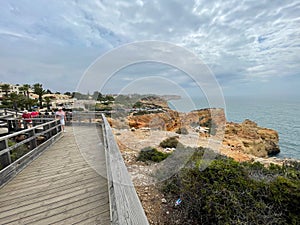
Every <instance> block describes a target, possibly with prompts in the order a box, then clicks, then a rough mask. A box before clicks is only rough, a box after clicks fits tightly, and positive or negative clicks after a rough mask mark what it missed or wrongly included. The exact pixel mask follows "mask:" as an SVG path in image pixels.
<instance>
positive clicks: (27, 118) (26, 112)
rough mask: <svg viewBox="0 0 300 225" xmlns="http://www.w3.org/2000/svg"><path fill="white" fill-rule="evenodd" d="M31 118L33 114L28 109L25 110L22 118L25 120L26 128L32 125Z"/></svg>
mask: <svg viewBox="0 0 300 225" xmlns="http://www.w3.org/2000/svg"><path fill="white" fill-rule="evenodd" d="M30 118H31V114H30V113H28V111H27V110H24V111H23V114H22V119H23V120H24V128H25V129H27V128H30V127H31V122H32V120H31V119H30Z"/></svg>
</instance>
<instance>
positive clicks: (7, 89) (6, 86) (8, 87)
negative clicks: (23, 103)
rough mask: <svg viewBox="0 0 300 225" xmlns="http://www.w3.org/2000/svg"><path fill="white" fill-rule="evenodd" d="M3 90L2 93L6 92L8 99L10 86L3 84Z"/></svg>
mask: <svg viewBox="0 0 300 225" xmlns="http://www.w3.org/2000/svg"><path fill="white" fill-rule="evenodd" d="M1 89H2V91H4V92H5V97H8V91H9V90H10V85H9V84H2V85H1Z"/></svg>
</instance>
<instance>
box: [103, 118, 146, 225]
mask: <svg viewBox="0 0 300 225" xmlns="http://www.w3.org/2000/svg"><path fill="white" fill-rule="evenodd" d="M101 116H102V120H103V126H102V129H103V137H104V147H105V157H106V166H107V173H108V174H107V180H108V190H109V200H110V208H111V215H110V216H111V223H112V224H119V225H123V224H128V225H135V224H136V225H140V224H143V225H147V224H149V222H148V220H147V217H146V215H145V211H144V209H143V207H142V204H141V202H140V200H139V197H138V195H137V193H136V190H135V188H134V185H133V183H132V180H131V178H130V175H129V173H128V171H127V168H126V166H125V163H124V160H123V158H122V155H121V153H120V150H119V148H118V146H117V143H116V141H115V139H114V136H113V133H112V130H111V128H110V126H109V123H108V122H107V120H106V118H105V116H104V114H102V115H101Z"/></svg>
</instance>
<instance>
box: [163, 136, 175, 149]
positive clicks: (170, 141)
mask: <svg viewBox="0 0 300 225" xmlns="http://www.w3.org/2000/svg"><path fill="white" fill-rule="evenodd" d="M178 143H179V141H178V140H177V138H176V137H169V138H167V139H165V140H163V141H162V142H160V144H159V146H160V147H162V148H176V146H177V145H178Z"/></svg>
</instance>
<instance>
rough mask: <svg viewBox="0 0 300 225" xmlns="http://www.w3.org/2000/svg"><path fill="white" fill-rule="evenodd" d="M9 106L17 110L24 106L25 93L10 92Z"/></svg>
mask: <svg viewBox="0 0 300 225" xmlns="http://www.w3.org/2000/svg"><path fill="white" fill-rule="evenodd" d="M8 100H9V106H10V107H11V108H13V109H15V110H18V107H19V106H24V100H25V99H24V95H22V94H17V93H15V92H12V93H10V95H9V98H8Z"/></svg>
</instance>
